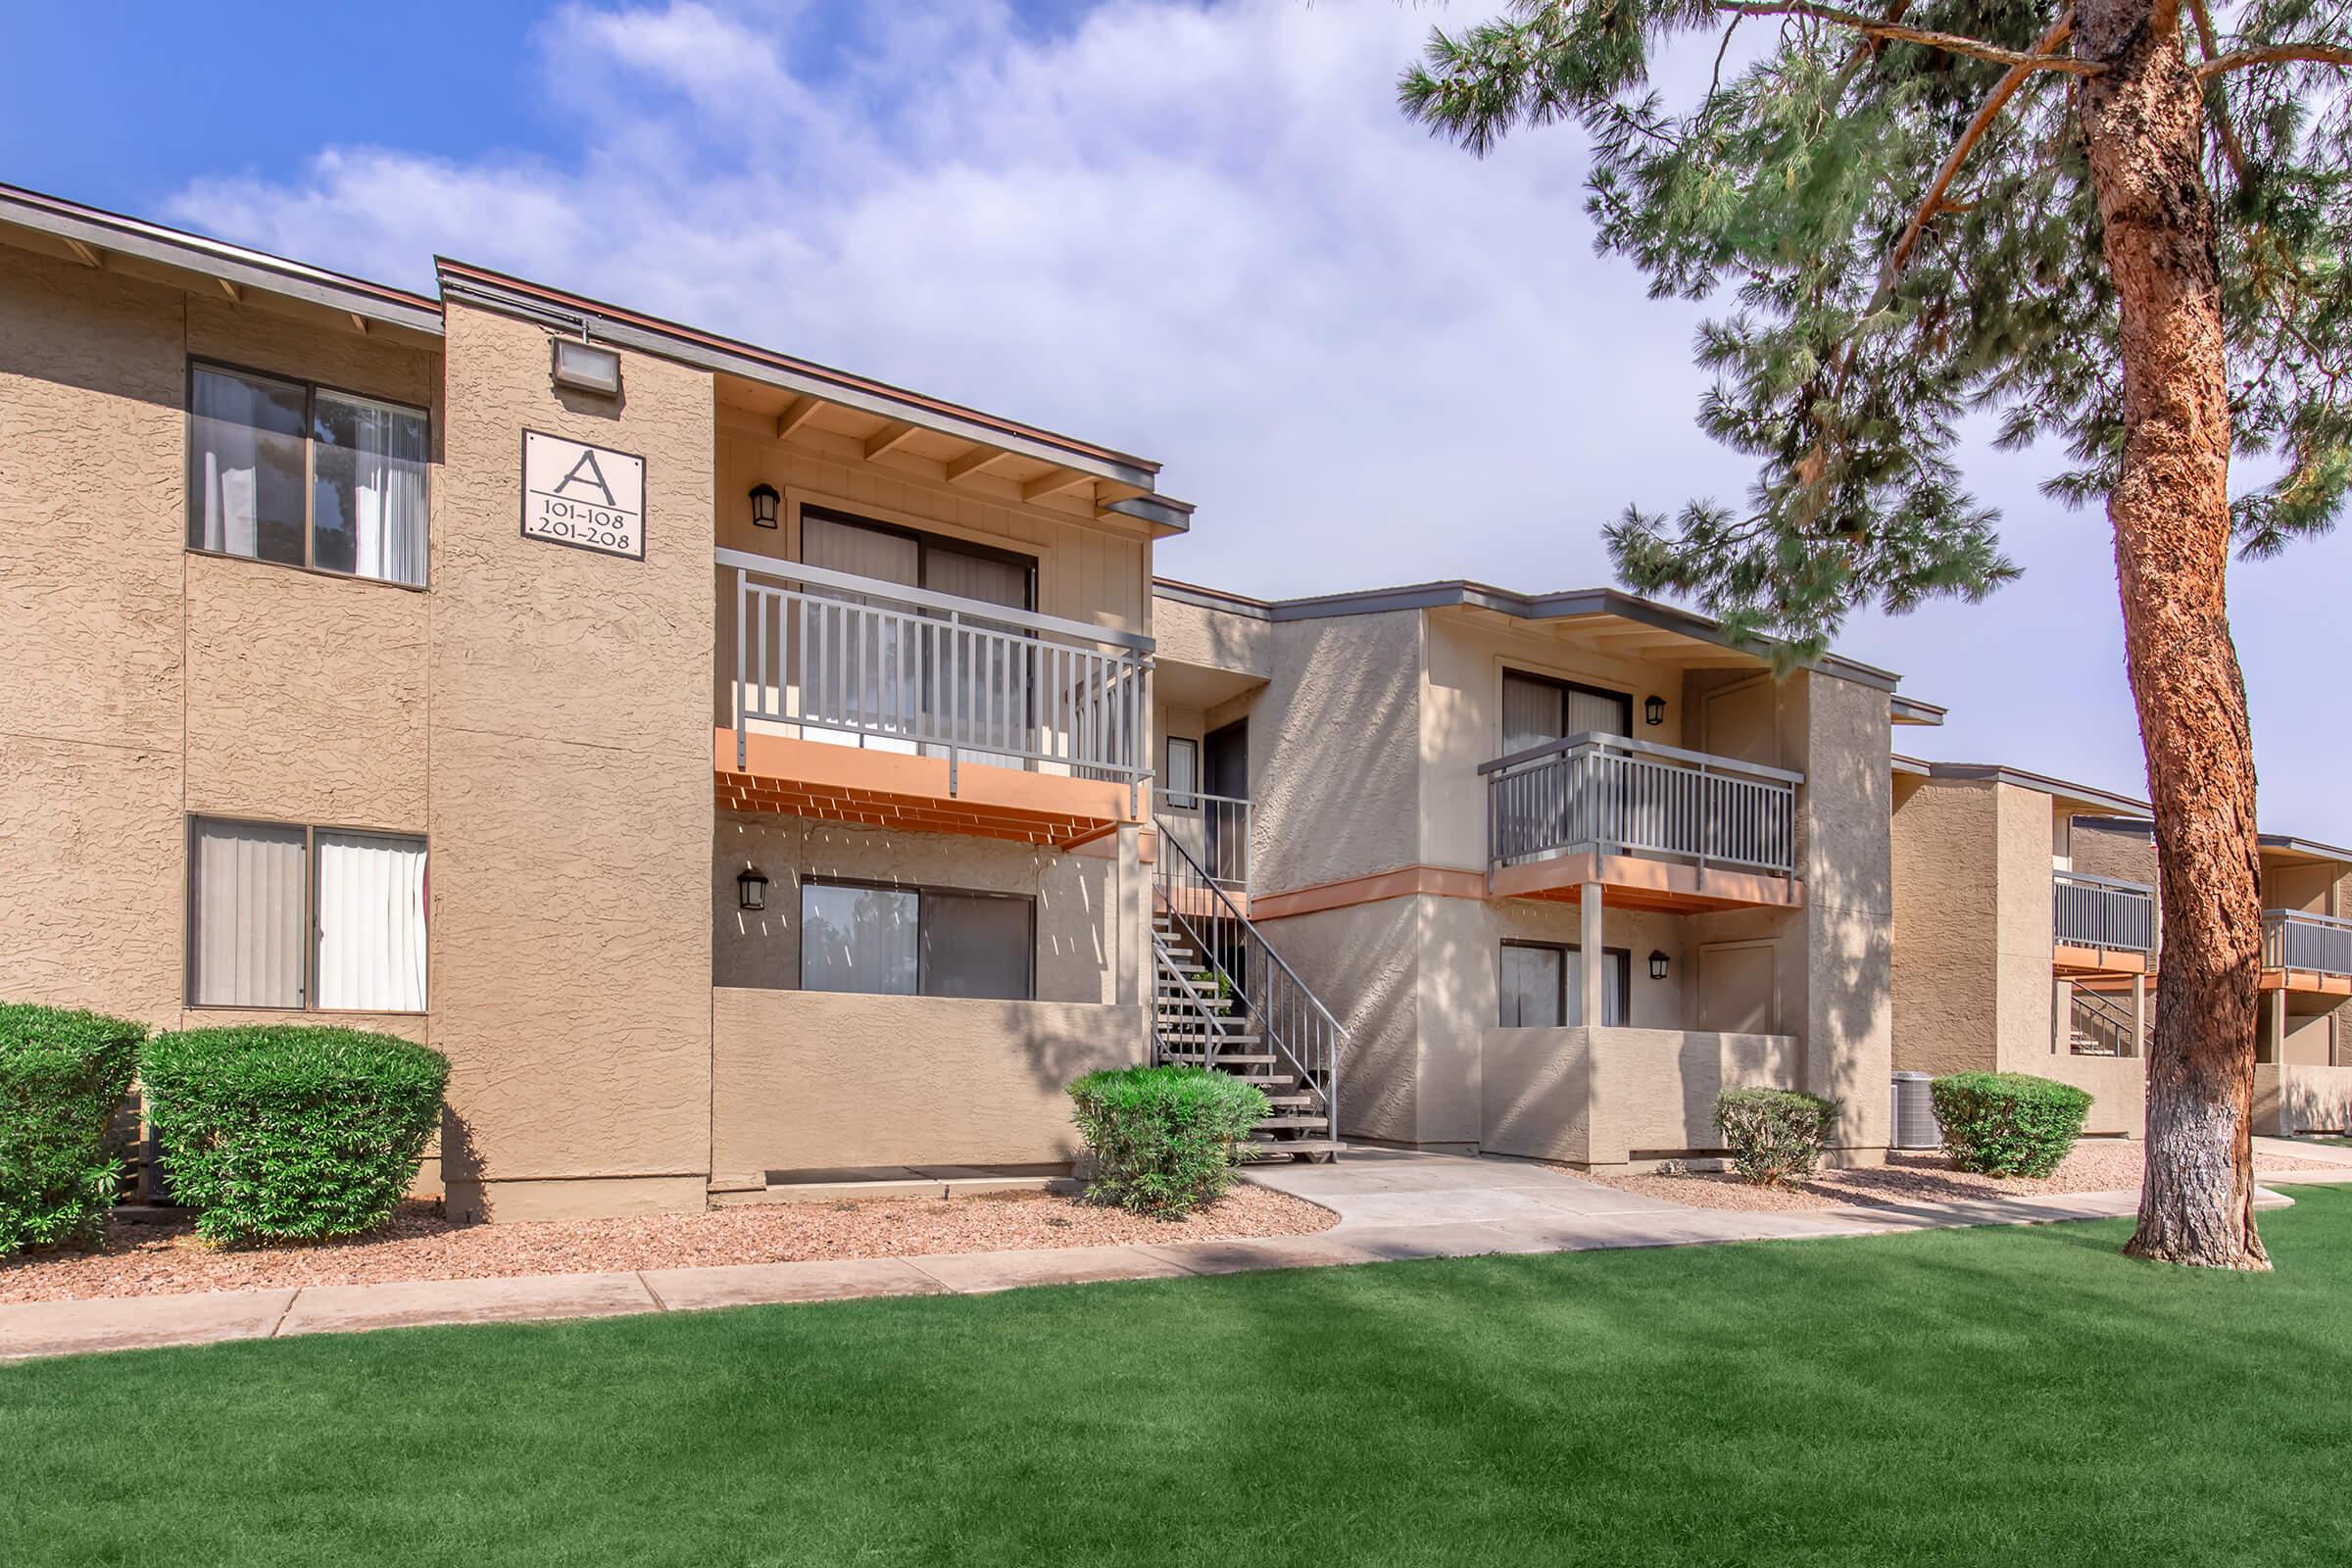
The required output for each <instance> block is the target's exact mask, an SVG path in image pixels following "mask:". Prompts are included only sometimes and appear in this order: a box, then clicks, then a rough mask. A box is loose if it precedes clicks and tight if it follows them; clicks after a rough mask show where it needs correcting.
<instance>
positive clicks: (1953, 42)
mask: <svg viewBox="0 0 2352 1568" xmlns="http://www.w3.org/2000/svg"><path fill="white" fill-rule="evenodd" d="M1715 9H1716V10H1717V11H1719V12H1733V13H1736V14H1738V15H1740V16H1743V17H1809V18H1811V19H1812V20H1814V21H1816V22H1830V23H1835V24H1837V25H1838V26H1841V27H1851V28H1853V29H1854V30H1855V31H1856V32H1860V33H1864V34H1867V35H1868V36H1870V37H1873V38H1890V39H1893V40H1894V41H1895V42H1897V43H1916V44H1924V45H1925V46H1927V47H1928V48H1931V49H1941V50H1943V51H1945V52H1946V53H1948V54H1955V55H1966V56H1968V57H1969V58H1970V59H1971V60H1988V61H1990V62H1991V63H1992V64H1994V65H1996V66H2011V67H2017V68H2022V69H2024V70H2027V71H2056V72H2062V73H2065V74H2067V75H2070V76H2095V75H2098V74H2099V73H2101V72H2103V71H2105V70H2106V69H2107V68H2106V67H2105V66H2103V65H2101V64H2099V63H2098V62H2097V61H2095V60H2077V59H2075V58H2074V57H2073V56H2071V55H2045V54H2034V53H2027V52H2024V51H2021V50H2016V49H2004V48H2002V47H2001V46H2000V45H1999V44H1994V43H1986V42H1985V40H1984V39H1982V38H1971V37H1969V36H1968V35H1967V34H1965V33H1958V32H1936V31H1933V30H1931V29H1929V28H1926V27H1906V26H1904V25H1902V24H1900V23H1895V22H1882V21H1880V20H1879V19H1878V18H1876V17H1866V16H1863V15H1862V14H1861V13H1859V12H1855V11H1840V10H1838V8H1837V7H1835V6H1824V5H1815V4H1813V3H1812V0H1779V3H1774V0H1740V3H1737V4H1719V5H1717V6H1716V7H1715ZM2254 52H2257V53H2259V52H2260V51H2254ZM2342 53H2343V54H2344V58H2345V59H2346V60H2347V61H2352V50H2347V51H2342ZM2224 58H2225V59H2227V60H2235V59H2237V58H2239V57H2238V56H2235V55H2229V56H2225V57H2224ZM2216 63H2217V64H2219V63H2220V62H2216ZM2253 63H2254V62H2252V61H2251V60H2249V61H2247V64H2249V65H2251V64H2253ZM2208 69H2211V68H2208Z"/></svg>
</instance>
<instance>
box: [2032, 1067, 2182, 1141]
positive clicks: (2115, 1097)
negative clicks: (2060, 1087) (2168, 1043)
mask: <svg viewBox="0 0 2352 1568" xmlns="http://www.w3.org/2000/svg"><path fill="white" fill-rule="evenodd" d="M2147 1068H2148V1064H2147V1063H2146V1062H2145V1061H2144V1060H2142V1059H2141V1058H2139V1057H2137V1056H2077V1055H2073V1054H2066V1053H2057V1052H2053V1053H2048V1054H2044V1055H2043V1056H2042V1057H2041V1058H2040V1059H2038V1060H2036V1061H2034V1062H2033V1063H2031V1064H2025V1065H2018V1066H2004V1067H2003V1068H2002V1069H2001V1070H2002V1071H2004V1072H2028V1073H2032V1074H2034V1076H2035V1077H2036V1078H2055V1079H2056V1080H2057V1081H2058V1082H2060V1083H2062V1084H2073V1085H2074V1086H2075V1087H2076V1088H2078V1089H2080V1090H2082V1091H2083V1092H2084V1093H2086V1094H2088V1095H2089V1096H2090V1111H2089V1114H2088V1115H2086V1116H2085V1117H2083V1120H2082V1130H2083V1132H2085V1133H2087V1134H2089V1135H2091V1136H2093V1137H2124V1138H2138V1137H2141V1136H2143V1135H2144V1134H2145V1133H2146V1131H2147V1125H2148V1115H2147V1108H2148V1071H2147Z"/></svg>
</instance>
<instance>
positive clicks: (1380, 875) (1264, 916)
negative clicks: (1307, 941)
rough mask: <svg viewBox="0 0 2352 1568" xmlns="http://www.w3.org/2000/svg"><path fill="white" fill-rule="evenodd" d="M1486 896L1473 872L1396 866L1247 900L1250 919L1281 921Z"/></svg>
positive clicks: (1481, 880) (1483, 881)
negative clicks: (1353, 908) (1389, 902)
mask: <svg viewBox="0 0 2352 1568" xmlns="http://www.w3.org/2000/svg"><path fill="white" fill-rule="evenodd" d="M1486 896H1487V879H1486V878H1485V877H1483V876H1481V875H1479V874H1478V873H1477V872H1476V871H1464V870H1461V869H1458V868H1457V867H1453V866H1446V865H1400V866H1398V867H1397V869H1396V870H1394V871H1375V872H1373V873H1372V874H1371V875H1369V876H1351V877H1342V878H1341V879H1340V880H1338V881H1336V882H1317V883H1314V884H1312V885H1311V886H1308V887H1303V888H1293V889H1291V890H1290V891H1289V892H1287V893H1260V894H1256V895H1254V896H1252V897H1251V899H1250V918H1251V919H1253V920H1282V919H1288V918H1289V917H1291V916H1293V915H1299V914H1319V913H1321V912H1322V911H1323V910H1325V909H1344V908H1347V907H1348V906H1350V905H1356V904H1377V903H1379V902H1381V901H1382V900H1384V899H1409V898H1415V897H1428V898H1436V899H1481V900H1483V899H1485V898H1486Z"/></svg>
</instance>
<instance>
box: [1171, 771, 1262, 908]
mask: <svg viewBox="0 0 2352 1568" xmlns="http://www.w3.org/2000/svg"><path fill="white" fill-rule="evenodd" d="M1159 805H1160V806H1161V808H1162V809H1165V810H1167V811H1170V812H1174V813H1178V814H1180V815H1181V816H1182V817H1183V818H1184V820H1183V821H1178V822H1170V821H1168V820H1167V819H1166V818H1165V817H1160V818H1159V819H1158V820H1159V826H1160V829H1161V831H1162V832H1168V833H1175V832H1179V831H1180V830H1184V829H1190V828H1197V829H1198V830H1199V831H1198V837H1199V839H1200V843H1199V844H1197V845H1194V844H1187V845H1186V846H1185V847H1186V848H1187V849H1197V850H1198V851H1199V852H1200V853H1199V854H1197V855H1195V856H1194V858H1195V859H1197V860H1198V859H1208V858H1213V859H1214V860H1215V861H1216V862H1217V865H1216V877H1215V879H1216V881H1217V883H1218V884H1219V885H1220V886H1223V887H1226V888H1231V889H1238V890H1240V891H1242V892H1245V893H1246V892H1248V891H1249V889H1250V834H1251V832H1252V815H1253V812H1254V810H1255V808H1253V807H1252V806H1251V805H1250V802H1249V801H1247V800H1244V799H1243V798H1242V797H1240V796H1238V795H1211V794H1209V793H1208V792H1206V791H1205V790H1194V791H1191V792H1190V793H1188V794H1185V795H1177V794H1174V793H1173V792H1170V791H1168V790H1165V789H1161V790H1160V792H1159ZM1212 840H1213V841H1214V845H1215V853H1214V854H1213V855H1211V853H1210V845H1211V841H1212Z"/></svg>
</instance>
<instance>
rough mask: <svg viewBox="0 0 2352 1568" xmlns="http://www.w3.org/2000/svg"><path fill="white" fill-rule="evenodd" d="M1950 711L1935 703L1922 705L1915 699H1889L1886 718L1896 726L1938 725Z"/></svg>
mask: <svg viewBox="0 0 2352 1568" xmlns="http://www.w3.org/2000/svg"><path fill="white" fill-rule="evenodd" d="M1950 711H1951V710H1950V709H1948V708H1945V707H1943V706H1941V705H1940V704H1936V703H1923V702H1921V701H1920V700H1919V699H1918V698H1916V697H1899V696H1898V697H1889V698H1888V699H1887V717H1888V718H1889V719H1890V720H1892V721H1893V722H1895V723H1897V724H1920V725H1939V724H1941V723H1942V722H1943V720H1944V715H1945V714H1947V713H1949V712H1950Z"/></svg>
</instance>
